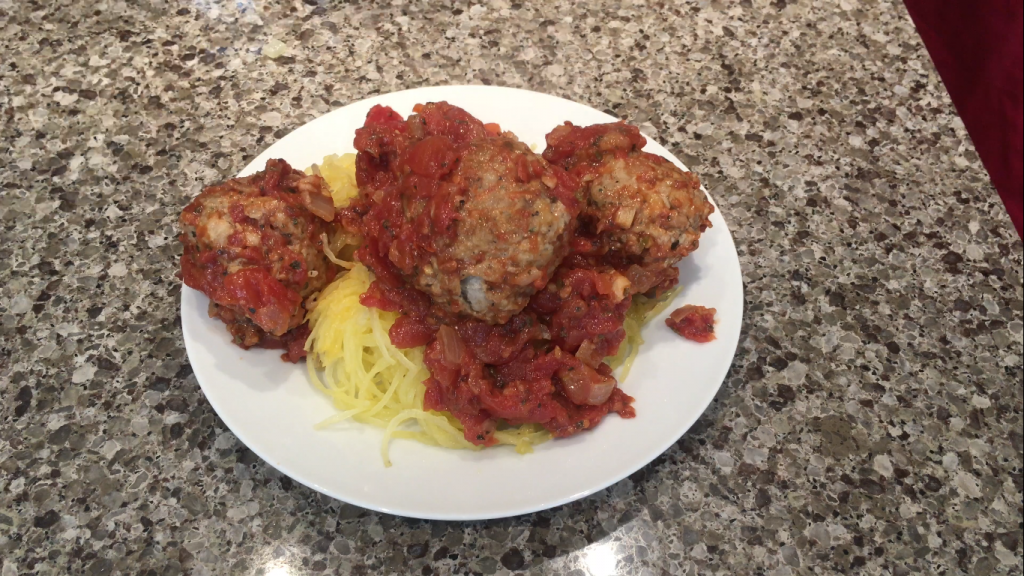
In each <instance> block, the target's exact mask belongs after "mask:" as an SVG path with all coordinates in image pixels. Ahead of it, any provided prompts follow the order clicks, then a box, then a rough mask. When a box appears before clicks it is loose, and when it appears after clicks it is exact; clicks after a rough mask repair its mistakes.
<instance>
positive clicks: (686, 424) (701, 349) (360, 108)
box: [181, 86, 743, 520]
mask: <svg viewBox="0 0 1024 576" xmlns="http://www.w3.org/2000/svg"><path fill="white" fill-rule="evenodd" d="M440 100H447V101H448V102H450V103H452V104H455V105H457V106H461V107H463V108H465V109H466V110H468V111H469V112H470V113H472V114H474V115H475V116H476V117H478V118H480V119H481V120H483V121H484V122H498V123H499V124H501V127H502V129H505V130H511V131H513V132H515V133H516V134H517V135H518V136H519V138H520V139H521V140H522V141H524V142H526V143H527V144H535V145H536V148H537V150H538V152H539V151H540V150H542V149H543V148H544V135H545V134H547V133H548V132H549V131H550V130H551V129H552V128H554V127H555V126H556V125H558V124H560V123H562V122H564V121H566V120H570V121H572V122H573V123H575V124H577V125H589V124H596V123H602V122H611V121H614V118H612V117H610V116H608V115H607V114H604V113H602V112H598V111H597V110H594V109H592V108H589V107H587V106H584V105H582V104H577V103H575V102H570V101H568V100H563V99H561V98H556V97H554V96H548V95H545V94H538V93H535V92H527V91H524V90H515V89H510V88H497V87H490V86H445V87H433V88H419V89H415V90H408V91H404V92H396V93H393V94H385V95H383V96H376V97H374V98H370V99H368V100H363V101H361V102H356V103H354V104H350V105H348V106H345V107H344V108H340V109H338V110H334V111H333V112H331V113H329V114H326V115H324V116H321V117H320V118H317V119H316V120H313V121H312V122H310V123H308V124H306V125H305V126H302V127H301V128H299V129H297V130H295V131H294V132H292V133H291V134H289V135H287V136H285V137H284V138H282V139H281V140H280V141H278V142H277V143H275V144H274V145H273V146H271V147H270V148H269V149H268V150H266V151H265V152H263V153H262V154H260V155H259V156H258V157H257V158H256V159H255V160H253V161H252V163H251V164H249V165H248V166H247V167H246V168H245V170H243V171H242V172H241V175H247V174H251V173H253V172H256V171H258V170H260V169H262V168H263V167H264V165H265V164H266V161H267V159H269V158H283V159H285V160H287V161H288V162H289V163H291V164H292V165H293V166H295V167H297V168H305V167H306V166H309V165H310V164H312V163H314V162H319V161H321V159H322V158H323V156H325V155H327V154H332V153H344V152H354V151H355V150H354V149H353V147H352V138H353V134H354V131H355V129H356V128H358V127H360V126H361V125H362V124H363V121H364V119H365V117H366V113H367V111H368V110H369V109H370V107H371V106H373V105H374V104H385V105H388V106H391V107H392V108H394V109H395V110H396V111H397V112H399V113H400V114H403V115H406V114H409V113H411V111H412V107H413V105H414V104H416V103H420V102H432V101H440ZM645 150H647V151H648V152H652V153H654V154H659V155H661V156H664V157H666V158H668V159H670V160H672V161H673V162H675V163H676V164H677V165H679V166H680V167H683V168H684V169H685V167H684V166H683V164H682V163H680V162H679V160H677V159H675V158H673V157H672V155H671V154H669V153H668V151H666V150H665V149H664V148H662V147H661V146H659V145H658V144H656V143H654V142H651V141H648V144H647V147H646V148H645ZM711 221H712V223H713V224H714V227H713V228H711V229H710V230H708V231H707V232H706V233H705V234H704V235H703V236H702V237H701V239H700V248H699V249H698V250H697V251H696V252H694V253H693V254H692V255H690V256H689V257H688V258H686V259H684V261H683V262H682V263H681V264H680V268H681V274H680V282H681V284H682V285H683V290H682V292H681V293H680V294H679V296H678V297H677V301H676V304H675V306H678V305H681V304H683V303H693V304H700V305H703V306H709V307H714V308H717V309H718V317H717V318H718V324H717V326H716V331H717V337H718V338H717V340H715V341H713V342H711V343H708V344H696V343H693V342H690V341H688V340H684V339H683V338H680V337H679V336H677V335H675V334H673V333H672V332H671V331H670V330H669V329H668V328H667V327H666V326H665V323H664V322H663V318H664V317H665V316H666V315H667V314H668V312H667V311H666V312H665V313H664V314H663V315H662V318H659V319H657V320H655V321H653V322H651V324H649V325H648V326H647V327H646V328H645V329H644V332H643V336H644V339H645V340H646V341H647V342H646V344H644V346H643V347H642V348H641V352H640V355H639V357H638V358H637V360H636V364H635V365H634V366H633V371H632V373H631V374H630V375H629V378H628V379H627V380H626V381H625V382H622V383H621V384H620V385H621V386H622V389H623V390H624V391H625V392H626V393H627V394H629V395H631V396H633V397H634V398H635V399H636V403H635V404H634V406H635V408H636V414H637V416H636V418H634V419H631V420H623V419H620V418H619V417H618V416H615V415H610V416H608V417H607V418H605V420H604V421H603V422H601V424H600V425H599V426H598V427H597V428H595V429H594V430H591V431H588V432H585V433H583V434H579V435H577V436H575V437H572V438H569V439H561V440H554V441H551V442H547V443H545V444H543V445H540V446H538V447H537V448H536V451H535V452H534V453H533V454H529V455H525V456H521V455H519V454H516V452H515V451H514V450H513V449H511V448H509V447H497V448H489V449H487V450H482V451H477V452H473V451H466V450H446V449H442V448H435V447H431V446H424V445H422V444H418V443H415V442H412V441H407V440H394V441H392V444H391V460H392V462H393V463H394V465H393V466H392V467H391V468H385V467H384V465H383V464H382V462H381V456H380V442H381V436H382V433H381V431H380V430H378V429H376V428H372V427H369V426H365V425H362V424H358V423H348V424H345V425H342V426H339V427H337V428H334V429H331V430H326V431H317V430H314V429H313V424H314V423H315V422H318V421H319V420H321V419H323V418H326V417H327V416H330V415H331V414H333V413H334V408H333V407H332V406H331V404H330V402H329V401H328V399H327V397H325V396H323V395H321V394H320V393H319V392H317V391H315V390H314V389H313V388H312V386H311V385H310V383H309V381H308V379H307V375H306V372H305V366H303V365H301V364H300V365H293V364H287V363H285V362H282V361H281V359H280V354H281V352H280V351H278V350H255V349H254V350H249V351H244V350H242V349H241V348H238V347H236V346H234V345H233V344H232V343H231V339H230V337H229V336H228V333H227V330H225V329H224V325H223V324H221V323H220V322H219V321H216V320H212V319H210V318H209V317H208V316H207V313H206V310H207V303H208V300H207V298H206V296H204V295H203V294H202V293H200V292H197V291H195V290H192V289H190V288H188V287H184V288H183V289H182V293H181V326H182V332H183V333H184V338H185V348H186V349H187V350H188V357H189V360H190V361H191V363H192V368H193V370H194V371H195V374H196V378H197V379H198V380H199V384H200V386H201V387H202V389H203V392H204V393H205V394H206V397H207V398H208V399H209V401H210V404H211V405H212V406H213V408H214V410H216V411H217V414H219V415H220V417H221V419H223V420H224V423H225V424H227V426H228V427H229V428H230V429H231V431H232V432H234V433H235V435H236V436H237V437H238V439H239V440H241V441H242V442H244V443H245V444H246V445H247V446H248V447H249V448H251V449H252V451H253V452H255V453H256V454H257V455H259V456H260V457H261V458H263V459H264V460H266V461H267V463H269V464H270V465H271V466H273V467H274V468H276V469H278V470H279V471H281V472H282V473H284V474H287V475H288V476H290V477H292V478H293V479H295V480H296V481H298V482H301V483H303V484H305V485H306V486H309V487H310V488H313V489H314V490H318V491H320V492H323V493H324V494H327V495H329V496H333V497H335V498H338V499H340V500H344V501H346V502H350V503H352V504H355V505H357V506H362V507H364V508H370V509H373V510H378V511H381V512H387V513H390V514H397V515H400V516H410V517H416V518H426V519H438V520H476V519H486V518H500V517H505V516H515V515H518V514H525V513H528V512H534V511H537V510H543V509H546V508H551V507H553V506H558V505H560V504H564V503H566V502H571V501H573V500H576V499H578V498H582V497H584V496H587V495H589V494H592V493H594V492H596V491H598V490H601V489H602V488H605V487H606V486H609V485H611V484H613V483H615V482H617V481H619V480H621V479H622V478H625V477H626V476H628V475H629V474H631V473H633V472H634V471H636V470H637V469H639V468H640V467H642V466H643V465H644V464H647V463H648V462H650V461H651V460H653V459H654V458H655V457H656V456H658V455H659V454H661V453H662V452H664V451H665V450H666V449H667V448H668V447H669V446H671V445H672V444H673V443H674V442H675V441H676V440H678V439H679V437H680V436H682V435H683V433H684V432H686V430H687V429H689V428H690V426H692V425H693V423H694V422H695V421H696V420H697V418H698V417H699V416H700V415H701V413H702V412H703V411H704V409H705V408H706V407H707V406H708V404H709V403H710V402H711V400H712V399H713V398H714V396H715V393H716V392H717V391H718V388H719V386H721V384H722V380H723V379H724V378H725V374H726V372H727V371H728V369H729V365H730V364H731V363H732V358H733V354H734V353H735V351H736V345H737V342H738V340H739V335H740V321H741V318H742V315H743V283H742V278H741V276H740V264H739V258H738V257H737V255H736V248H735V246H734V245H733V241H732V236H731V235H730V234H729V229H728V228H727V227H726V224H725V221H724V220H723V219H722V215H721V213H720V212H719V211H717V210H716V211H715V213H714V214H713V215H712V216H711ZM675 306H674V307H675Z"/></svg>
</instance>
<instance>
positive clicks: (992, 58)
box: [904, 0, 1024, 235]
mask: <svg viewBox="0 0 1024 576" xmlns="http://www.w3.org/2000/svg"><path fill="white" fill-rule="evenodd" d="M904 4H906V6H907V11H908V12H910V17H911V18H912V19H913V20H914V25H916V26H917V31H918V33H919V34H920V35H921V39H922V40H923V41H924V44H925V46H926V47H927V48H928V53H929V54H930V55H931V57H932V62H934V63H935V68H936V69H937V70H938V71H939V76H941V77H942V82H943V84H945V86H946V90H947V91H948V92H949V96H950V98H951V99H952V100H953V105H954V106H956V110H957V113H959V114H960V118H961V119H962V120H963V121H964V126H966V127H967V132H968V134H970V136H971V140H972V141H974V148H975V149H976V150H977V151H978V155H979V156H981V161H982V163H983V164H984V165H985V169H986V170H988V174H989V177H991V179H992V184H993V185H994V186H995V187H996V190H998V191H999V195H1000V196H1001V197H1002V199H1003V204H1004V205H1005V206H1006V209H1007V210H1008V211H1009V213H1010V219H1011V220H1013V225H1014V227H1015V228H1016V229H1017V234H1018V235H1021V233H1022V232H1021V221H1022V216H1021V212H1022V197H1024V191H1022V183H1024V177H1022V174H1021V163H1022V157H1024V152H1022V149H1021V137H1022V136H1021V135H1022V100H1021V99H1022V97H1021V94H1022V78H1021V68H1022V65H1024V64H1022V51H1024V38H1022V26H1024V20H1022V14H1024V2H1022V1H1021V0H982V1H981V2H972V1H970V0H904Z"/></svg>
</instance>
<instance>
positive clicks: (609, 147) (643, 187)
mask: <svg viewBox="0 0 1024 576" xmlns="http://www.w3.org/2000/svg"><path fill="white" fill-rule="evenodd" d="M547 141H548V148H547V149H546V150H545V151H544V157H545V158H546V159H548V160H549V161H551V162H552V163H554V164H558V165H560V166H562V167H564V168H565V169H567V170H569V171H571V172H572V173H573V174H575V175H576V176H577V177H579V178H580V181H581V182H583V187H584V191H585V193H586V199H587V202H586V205H585V206H584V208H583V211H582V213H581V219H582V220H584V221H585V223H586V226H587V228H588V231H589V232H591V233H592V234H594V235H595V236H596V237H597V238H598V240H599V242H600V243H601V245H602V247H603V248H606V249H607V250H608V253H609V255H610V256H613V257H618V258H620V259H623V260H624V261H626V262H629V263H631V264H636V265H639V266H641V267H644V268H659V267H667V266H672V265H673V264H675V263H676V262H678V261H679V260H680V259H681V258H683V257H684V256H686V255H687V254H689V253H690V252H692V251H694V250H696V249H697V245H698V239H699V238H700V235H701V233H702V232H703V231H704V230H705V229H707V228H708V227H709V226H711V222H710V220H709V219H708V217H709V216H710V215H711V213H712V212H714V209H715V208H714V206H713V205H712V204H711V202H710V201H708V199H707V196H705V194H704V192H702V191H701V189H700V181H699V180H698V178H697V176H696V175H695V174H693V173H692V172H683V171H682V170H680V169H679V168H678V167H677V166H676V165H675V164H672V163H671V162H669V161H668V160H665V159H664V158H661V157H660V156H655V155H654V154H650V153H647V152H643V151H642V150H641V148H643V146H644V145H645V144H646V142H647V141H646V139H645V138H644V137H643V136H642V135H641V134H640V131H639V130H637V128H636V127H634V126H629V125H627V124H623V123H615V124H599V125H595V126H587V127H579V126H573V125H572V124H570V123H566V124H564V125H562V126H559V127H557V128H555V130H553V131H552V132H551V133H550V134H548V136H547Z"/></svg>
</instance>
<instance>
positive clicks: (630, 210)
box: [615, 206, 636, 228]
mask: <svg viewBox="0 0 1024 576" xmlns="http://www.w3.org/2000/svg"><path fill="white" fill-rule="evenodd" d="M635 216H636V206H622V207H620V208H619V209H618V210H616V211H615V224H617V225H618V226H619V227H620V228H629V227H630V226H632V225H633V218H634V217H635Z"/></svg>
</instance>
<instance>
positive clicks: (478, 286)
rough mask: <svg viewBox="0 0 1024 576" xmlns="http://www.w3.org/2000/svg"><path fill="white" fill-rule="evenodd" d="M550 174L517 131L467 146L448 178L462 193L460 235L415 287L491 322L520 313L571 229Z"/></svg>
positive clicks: (425, 266) (426, 266)
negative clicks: (515, 134) (521, 139)
mask: <svg viewBox="0 0 1024 576" xmlns="http://www.w3.org/2000/svg"><path fill="white" fill-rule="evenodd" d="M524 166H525V167H526V168H525V169H524ZM548 172H550V167H549V166H548V165H547V162H545V161H544V160H543V159H542V158H541V157H540V156H538V155H536V154H534V153H533V152H532V151H530V149H529V148H528V147H527V146H526V145H525V144H523V143H522V142H520V141H519V140H517V139H516V138H515V137H514V136H512V135H511V133H505V134H503V135H501V136H497V137H491V138H481V139H477V140H474V141H472V142H470V143H469V144H467V145H465V147H464V148H463V149H462V150H461V152H460V156H459V163H458V166H457V167H456V168H455V170H454V171H452V173H451V174H450V175H449V176H448V177H447V181H448V182H449V183H450V184H451V185H453V186H455V187H457V189H458V190H459V191H460V199H459V202H458V208H457V209H456V210H457V213H458V231H457V233H456V235H455V236H454V238H453V239H452V240H450V241H448V242H444V243H441V245H440V246H439V248H440V250H439V254H438V255H437V257H435V258H431V259H430V260H428V261H425V262H423V263H422V264H421V266H419V267H417V270H416V275H415V277H414V278H413V284H414V285H415V286H416V287H417V288H419V289H421V290H423V291H424V292H426V293H428V294H429V295H430V296H431V297H432V299H433V300H434V301H435V302H436V303H438V304H440V305H442V306H445V307H447V308H448V309H449V310H451V311H454V312H464V313H466V314H469V315H471V316H475V317H477V318H480V319H482V320H485V321H487V322H490V323H504V322H506V321H508V319H509V318H510V317H511V316H512V315H514V314H516V313H518V312H520V311H521V310H522V309H523V308H524V307H525V306H526V304H527V303H528V302H529V300H530V297H531V296H532V295H533V294H534V293H535V292H536V291H537V290H538V289H540V288H543V287H544V285H545V284H546V283H547V281H548V279H549V278H550V277H551V273H552V272H553V271H554V269H555V267H556V266H558V264H559V263H560V262H561V261H562V257H563V256H565V253H566V251H567V246H568V238H569V234H570V233H571V231H572V227H571V221H572V218H571V216H570V214H569V211H568V210H567V209H566V207H565V206H564V205H563V204H562V203H561V202H560V201H559V200H558V199H557V198H556V197H555V196H554V195H553V194H552V189H553V188H554V187H555V185H556V183H557V182H556V179H555V177H554V176H553V175H552V174H549V173H548ZM445 269H449V270H457V271H458V273H457V274H446V273H444V272H443V270H445Z"/></svg>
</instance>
